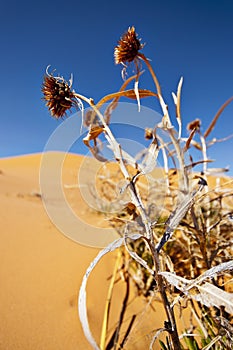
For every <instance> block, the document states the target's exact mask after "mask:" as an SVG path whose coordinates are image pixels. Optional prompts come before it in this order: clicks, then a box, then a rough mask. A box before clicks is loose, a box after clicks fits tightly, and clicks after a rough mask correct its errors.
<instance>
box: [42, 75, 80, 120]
mask: <svg viewBox="0 0 233 350" xmlns="http://www.w3.org/2000/svg"><path fill="white" fill-rule="evenodd" d="M46 74H47V75H46V76H45V77H44V82H43V85H42V92H43V94H44V100H45V101H47V102H46V106H47V107H48V109H49V111H50V113H51V115H52V116H53V117H55V118H57V119H59V118H62V117H63V116H65V115H66V112H67V111H68V110H70V109H71V107H72V106H73V105H74V100H73V98H74V93H73V92H72V91H71V85H72V79H70V81H69V83H68V82H67V81H65V79H64V78H63V77H54V76H53V75H51V74H49V73H48V71H47V70H46Z"/></svg>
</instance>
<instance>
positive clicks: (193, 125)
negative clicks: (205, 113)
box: [187, 119, 201, 131]
mask: <svg viewBox="0 0 233 350" xmlns="http://www.w3.org/2000/svg"><path fill="white" fill-rule="evenodd" d="M200 127H201V121H200V119H195V120H193V121H191V122H190V123H189V124H188V125H187V130H188V131H192V130H193V129H200Z"/></svg>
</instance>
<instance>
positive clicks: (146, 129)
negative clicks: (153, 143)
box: [145, 128, 153, 140]
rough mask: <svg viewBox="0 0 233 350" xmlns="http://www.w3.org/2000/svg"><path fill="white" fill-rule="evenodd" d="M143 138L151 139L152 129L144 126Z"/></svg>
mask: <svg viewBox="0 0 233 350" xmlns="http://www.w3.org/2000/svg"><path fill="white" fill-rule="evenodd" d="M145 139H146V140H152V139H153V129H151V128H145Z"/></svg>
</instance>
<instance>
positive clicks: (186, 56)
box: [0, 0, 233, 166]
mask: <svg viewBox="0 0 233 350" xmlns="http://www.w3.org/2000/svg"><path fill="white" fill-rule="evenodd" d="M232 18H233V2H232V1H231V0H222V1H215V0H209V1H207V0H196V1H189V0H186V1H184V0H180V1H179V0H177V1H172V0H164V1H157V0H154V1H151V0H150V1H149V0H144V1H138V0H135V1H127V0H124V1H122V0H119V1H115V2H111V1H107V0H99V1H96V2H95V1H89V0H85V1H78V0H76V1H72V0H71V1H69V0H68V1H64V0H63V1H60V0H57V1H44V0H41V1H35V2H32V1H30V2H29V1H24V0H22V1H19V2H18V1H1V4H0V47H1V55H0V65H1V83H2V84H1V97H0V99H1V110H0V118H1V128H0V157H6V156H14V155H20V154H27V153H34V152H41V151H43V149H44V146H45V144H46V142H47V140H48V139H49V137H50V135H51V134H52V132H53V131H54V130H55V129H56V128H57V127H58V126H59V124H60V123H61V121H56V120H55V119H53V118H52V117H50V115H49V113H48V111H47V109H46V107H45V106H44V103H43V101H42V100H41V97H42V95H41V84H42V80H43V75H44V71H45V68H46V66H47V65H48V64H51V65H52V67H53V68H56V69H57V72H58V73H60V74H62V75H63V76H64V77H66V78H69V76H70V73H73V75H74V84H73V87H74V88H75V90H76V91H78V92H80V93H82V94H84V95H86V96H88V97H93V98H94V100H96V101H97V100H98V99H100V98H101V97H102V96H103V95H105V94H107V93H110V92H113V91H117V90H118V89H119V87H120V86H121V84H122V78H121V74H120V72H121V67H119V66H116V65H115V64H114V60H113V49H114V46H115V45H116V44H117V41H118V39H119V37H120V36H121V35H122V34H123V32H125V30H127V28H128V27H129V26H131V25H134V26H135V27H136V31H137V33H138V34H139V37H141V38H142V42H143V43H146V45H145V47H144V49H143V53H144V54H145V55H146V56H147V57H149V58H150V59H151V60H152V65H153V67H154V69H155V71H156V73H157V76H158V78H159V81H160V83H161V86H162V91H163V94H164V98H165V99H166V102H167V103H168V104H169V105H172V98H171V92H172V91H176V88H177V84H178V81H179V79H180V77H181V76H183V77H184V84H183V94H182V106H181V108H182V109H181V111H182V115H183V120H184V123H187V122H189V121H191V120H193V119H195V118H201V119H202V126H203V130H205V128H206V127H207V126H208V125H209V123H210V120H211V119H212V118H213V116H214V115H215V113H216V112H217V110H218V109H219V108H220V106H221V105H222V104H223V103H224V102H225V101H226V100H227V99H228V98H229V97H231V96H232V95H233V45H232V37H233V21H232ZM140 86H141V87H142V88H153V83H152V81H151V78H150V75H149V73H145V74H144V75H143V77H142V79H141V82H140ZM156 108H157V109H158V112H160V110H159V108H158V107H157V106H156ZM171 112H172V113H173V112H174V111H173V110H172V108H171ZM232 120H233V104H231V105H229V106H228V107H227V108H226V110H225V111H224V113H223V114H222V116H221V118H220V120H219V121H218V123H217V127H216V129H215V131H214V132H213V134H211V135H210V138H211V137H215V136H218V137H225V136H227V135H229V134H232V133H233V124H232ZM232 152H233V140H230V141H227V142H226V143H224V144H217V145H216V146H214V147H213V148H212V151H211V156H212V158H215V159H216V160H217V162H216V165H217V166H225V165H231V164H232Z"/></svg>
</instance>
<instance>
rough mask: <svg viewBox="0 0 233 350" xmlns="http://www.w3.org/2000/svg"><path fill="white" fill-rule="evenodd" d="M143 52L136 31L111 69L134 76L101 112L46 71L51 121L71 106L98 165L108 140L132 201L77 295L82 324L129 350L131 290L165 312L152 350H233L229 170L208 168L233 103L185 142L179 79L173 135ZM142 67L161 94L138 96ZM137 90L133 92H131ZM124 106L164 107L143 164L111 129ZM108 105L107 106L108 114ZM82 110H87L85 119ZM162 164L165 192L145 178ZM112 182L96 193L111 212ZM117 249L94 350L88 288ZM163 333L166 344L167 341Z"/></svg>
mask: <svg viewBox="0 0 233 350" xmlns="http://www.w3.org/2000/svg"><path fill="white" fill-rule="evenodd" d="M143 47H144V45H143V44H141V41H140V39H138V36H137V34H136V31H135V28H134V27H130V28H129V29H128V31H127V32H126V33H125V34H123V36H122V37H121V39H120V40H119V42H118V45H117V46H116V47H115V51H114V57H115V63H116V64H122V66H123V69H122V76H123V77H124V78H125V77H126V70H127V68H128V66H129V65H134V68H135V72H136V74H135V75H133V76H130V77H129V78H128V79H125V80H124V82H123V85H122V86H121V88H120V89H119V91H117V92H114V93H111V94H109V95H106V96H104V97H103V98H102V99H101V100H100V101H99V102H98V103H96V104H95V103H94V100H93V99H92V98H87V97H85V96H83V95H81V94H79V93H76V92H75V91H74V90H72V91H71V85H72V81H70V82H66V81H65V80H64V78H62V77H55V76H53V74H48V72H47V75H46V76H45V79H44V83H43V87H42V91H43V94H44V99H45V101H46V104H47V106H48V108H49V110H50V112H51V114H52V116H54V117H55V118H62V117H63V116H65V114H66V112H67V111H68V110H70V109H71V108H72V107H78V108H79V109H81V110H82V113H83V124H84V125H85V126H87V127H88V134H87V136H86V137H85V138H84V139H83V142H84V143H85V145H86V146H87V147H88V149H89V150H90V151H91V153H92V155H93V156H94V157H95V158H96V159H97V160H99V161H101V162H105V161H106V159H105V157H104V155H103V154H102V153H101V141H100V135H101V136H104V137H105V139H106V140H107V142H108V145H109V148H110V149H111V151H112V153H113V155H114V159H115V162H116V164H117V166H118V171H119V173H120V177H121V179H124V186H123V187H122V189H121V190H122V192H127V195H128V197H129V198H130V199H129V200H128V202H126V203H125V207H124V210H123V211H119V212H118V213H117V214H116V215H115V216H111V217H110V218H109V222H110V224H111V225H112V226H113V227H114V228H115V229H116V231H117V232H118V233H119V239H117V240H116V241H114V242H112V243H111V244H110V245H109V246H107V247H106V248H105V249H103V250H102V251H100V253H99V254H98V255H97V257H96V258H95V260H94V261H93V262H92V264H91V265H90V266H89V268H88V269H87V271H86V274H85V276H84V278H83V283H82V286H81V288H80V293H79V316H80V320H81V323H82V326H83V330H84V333H85V336H86V338H87V340H88V341H89V343H90V344H91V345H92V347H93V348H94V349H101V350H104V349H108V350H110V349H123V348H124V349H127V348H130V336H129V335H130V332H132V331H133V324H134V321H135V318H136V317H137V315H133V317H132V318H131V320H130V321H129V322H128V327H127V329H126V331H124V332H121V329H122V324H123V322H124V315H125V312H126V309H127V307H128V294H129V293H128V292H129V288H131V287H132V286H133V288H135V289H136V290H137V295H138V298H144V299H145V300H148V301H149V300H150V302H151V300H154V302H155V303H160V304H161V305H162V306H163V308H164V311H165V315H166V318H165V319H164V321H163V322H162V324H161V327H160V329H157V330H155V329H154V327H153V321H151V323H152V326H151V327H152V328H151V330H148V333H150V349H153V348H156V349H158V348H160V349H167V350H171V349H173V350H180V349H189V350H191V349H192V350H193V349H205V350H207V349H215V350H221V349H222V350H223V349H232V341H233V324H232V322H233V319H232V314H233V294H232V289H233V285H232V270H233V259H232V256H233V254H232V253H233V248H232V239H233V231H232V217H233V202H232V195H233V186H232V184H233V180H231V179H230V178H227V177H225V178H224V177H222V178H221V177H219V175H218V174H219V173H220V174H221V175H223V174H224V172H225V171H227V169H213V168H209V163H210V162H211V160H210V159H209V158H208V148H209V147H210V146H211V145H213V144H214V143H216V142H218V141H220V140H217V139H216V138H213V139H212V140H210V139H209V135H210V134H211V132H212V131H213V129H214V127H215V124H216V122H217V121H218V118H219V117H220V115H221V113H222V111H223V110H224V108H225V107H226V106H227V105H228V104H229V103H230V102H231V101H232V100H233V97H231V98H230V99H229V100H228V101H226V102H225V103H224V104H223V106H222V107H221V108H220V110H219V111H218V112H217V114H216V115H215V116H214V118H213V120H212V122H211V123H210V125H209V127H208V128H207V130H205V131H204V132H202V130H201V121H200V120H194V121H193V122H192V123H190V124H189V125H188V126H187V130H188V132H189V136H188V137H183V121H182V116H181V89H182V82H183V79H181V80H180V82H179V84H178V88H177V93H176V94H174V93H173V94H172V95H173V99H174V103H175V106H176V122H177V126H178V131H176V129H175V125H173V123H172V121H171V119H170V115H169V109H168V106H167V104H166V102H165V101H164V99H163V96H162V92H161V88H160V84H159V82H158V79H157V77H156V74H155V72H154V70H153V68H152V66H151V63H150V61H149V60H148V59H147V58H146V57H145V56H144V54H142V53H141V52H140V50H141V49H143ZM144 64H145V66H146V68H147V69H148V70H149V72H150V74H151V77H152V79H153V81H154V84H155V91H151V90H147V89H140V88H139V80H140V76H141V74H142V67H143V65H144ZM131 82H134V87H133V88H132V89H130V88H128V85H129V84H130V83H131ZM121 97H125V98H129V99H131V100H132V99H134V100H135V101H136V103H137V104H138V106H139V109H140V100H141V99H142V98H145V97H152V98H155V99H157V100H158V102H159V104H160V106H161V111H162V115H163V117H162V120H161V122H160V123H159V124H157V125H155V126H154V128H152V129H150V128H147V125H145V138H146V139H147V140H150V144H149V146H148V148H147V149H146V151H145V152H144V153H143V155H142V158H143V159H142V161H139V160H138V159H136V158H135V157H132V156H131V155H130V154H128V153H127V152H126V151H125V150H124V149H123V147H122V146H121V145H120V144H119V143H118V142H117V140H116V138H115V137H114V134H113V133H112V130H111V116H112V112H113V111H114V110H115V109H116V108H117V107H118V102H119V100H120V98H121ZM106 102H108V103H109V104H108V105H107V107H104V106H105V104H106ZM83 104H87V105H88V106H89V107H91V109H90V110H89V111H88V112H87V113H86V115H84V107H83ZM103 107H104V111H103V112H102V110H101V108H103ZM161 131H162V132H161ZM163 135H166V138H164V137H163ZM194 148H195V149H196V150H198V151H199V152H200V153H201V158H202V160H201V161H198V162H195V160H193V158H192V156H191V155H190V154H191V153H190V152H191V151H192V149H194ZM159 155H161V156H162V159H163V165H164V174H165V181H164V183H163V188H161V186H160V184H159V182H158V179H154V180H153V181H152V182H151V184H150V186H149V187H148V186H147V187H146V186H145V183H144V182H143V179H144V178H145V177H146V176H149V175H150V174H152V173H153V172H154V171H156V164H157V160H158V157H159ZM169 164H172V167H171V166H170V165H169ZM197 165H198V166H201V167H202V171H201V172H200V173H198V172H196V173H194V171H195V167H196V166H197ZM214 174H217V175H215V176H214ZM114 176H115V177H114ZM114 176H112V175H106V176H105V177H103V176H102V182H100V184H99V188H100V192H101V193H102V195H103V196H105V197H106V198H107V200H108V201H109V203H110V204H111V200H112V197H111V196H113V194H114V188H115V183H116V182H117V181H119V180H118V177H117V172H115V175H114ZM210 183H211V186H210V185H209V184H210ZM145 187H146V189H145ZM161 191H163V193H164V198H165V199H164V203H163V210H158V209H157V208H158V207H159V206H160V203H159V202H160V198H161ZM111 193H113V194H112V195H111ZM145 193H146V194H145ZM116 208H117V209H116V210H118V207H116ZM116 249H118V251H119V252H120V253H119V254H118V259H117V263H116V268H115V270H114V272H113V274H112V278H111V282H110V287H109V292H108V296H107V300H106V307H105V314H104V321H103V327H102V332H101V336H100V341H99V343H98V344H97V341H96V340H95V339H94V338H93V335H92V333H91V330H90V327H89V323H88V317H87V307H86V285H87V280H88V277H89V275H90V273H91V271H92V270H93V268H94V267H95V266H96V264H97V263H98V262H99V260H100V259H101V258H102V256H104V255H105V254H107V253H108V252H111V251H114V250H116ZM119 275H121V276H123V278H124V281H125V283H126V285H127V293H126V296H125V299H124V301H123V302H122V307H121V313H120V317H119V320H118V322H117V325H116V327H115V329H114V330H109V329H108V321H109V312H110V303H111V298H112V295H113V294H112V293H113V289H114V286H115V284H116V281H117V279H118V278H119ZM175 308H177V310H179V312H180V314H181V315H182V313H183V311H184V310H187V309H188V310H189V315H190V324H189V325H188V327H186V328H185V329H183V330H182V329H181V327H180V326H179V327H178V323H179V322H180V321H179V319H178V320H177V318H179V317H178V313H177V312H175ZM152 330H153V332H152ZM122 333H123V334H122ZM163 334H165V337H162V338H161V336H162V335H163ZM155 346H156V347H155Z"/></svg>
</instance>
